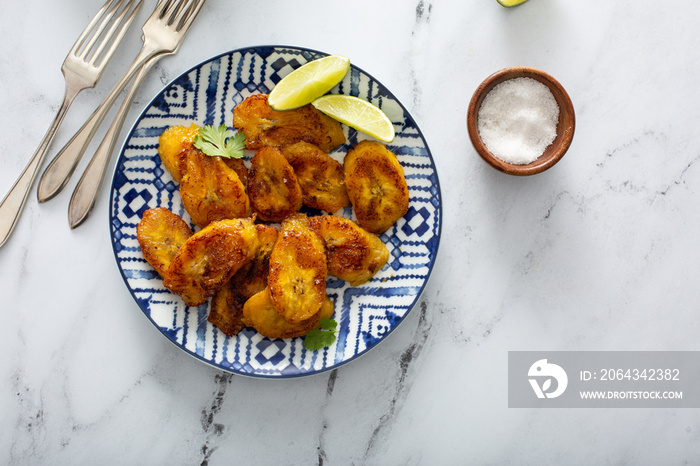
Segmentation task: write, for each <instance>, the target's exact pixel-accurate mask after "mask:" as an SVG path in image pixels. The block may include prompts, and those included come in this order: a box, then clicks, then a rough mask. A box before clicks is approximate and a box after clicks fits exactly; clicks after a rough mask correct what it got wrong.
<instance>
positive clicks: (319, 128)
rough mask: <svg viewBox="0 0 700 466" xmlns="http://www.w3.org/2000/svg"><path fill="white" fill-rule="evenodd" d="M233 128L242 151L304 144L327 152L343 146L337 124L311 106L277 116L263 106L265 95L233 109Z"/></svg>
mask: <svg viewBox="0 0 700 466" xmlns="http://www.w3.org/2000/svg"><path fill="white" fill-rule="evenodd" d="M233 126H234V127H236V128H238V129H239V130H241V131H243V134H244V135H245V148H246V149H250V150H258V149H261V148H263V147H264V146H275V147H281V146H286V145H288V144H294V143H295V142H299V141H306V142H310V143H312V144H316V145H317V146H318V147H320V148H321V149H322V150H324V151H326V152H330V151H332V150H333V149H335V148H336V147H338V146H340V145H342V144H344V143H345V135H344V134H343V128H342V126H341V125H340V123H339V122H337V121H336V120H334V119H332V118H330V117H329V116H327V115H324V114H323V113H321V112H319V111H318V110H316V109H315V108H314V107H312V106H311V105H305V106H304V107H300V108H297V109H295V110H285V111H284V112H277V111H275V110H272V108H270V105H268V103H267V94H254V95H252V96H250V97H248V98H247V99H245V100H244V101H243V102H241V103H240V104H238V105H237V106H236V108H234V109H233Z"/></svg>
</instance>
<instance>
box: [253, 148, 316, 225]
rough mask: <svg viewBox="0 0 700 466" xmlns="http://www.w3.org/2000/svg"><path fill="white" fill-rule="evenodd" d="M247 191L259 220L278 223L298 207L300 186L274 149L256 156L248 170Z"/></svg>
mask: <svg viewBox="0 0 700 466" xmlns="http://www.w3.org/2000/svg"><path fill="white" fill-rule="evenodd" d="M247 192H248V196H249V198H250V204H251V206H252V207H253V210H254V211H255V212H257V214H258V217H259V218H260V219H261V220H264V221H268V222H280V221H282V220H284V218H285V217H287V216H289V215H290V214H292V213H294V212H298V211H299V209H300V208H301V199H302V194H301V187H300V186H299V182H298V181H297V177H296V175H294V169H293V168H292V166H291V165H289V162H287V159H285V158H284V156H283V155H282V152H280V150H279V149H278V148H276V147H269V146H268V147H263V148H262V149H260V150H259V151H257V152H256V153H255V155H254V156H253V159H252V160H251V162H250V170H249V171H248V183H247Z"/></svg>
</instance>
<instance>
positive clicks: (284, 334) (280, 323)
mask: <svg viewBox="0 0 700 466" xmlns="http://www.w3.org/2000/svg"><path fill="white" fill-rule="evenodd" d="M334 311H335V305H334V304H333V301H332V300H331V299H330V298H329V297H327V296H326V297H325V299H324V300H323V304H322V305H321V307H320V308H319V310H318V311H317V312H316V313H315V314H314V315H312V316H311V317H309V318H308V319H306V320H303V321H301V322H299V323H296V324H292V323H290V322H287V321H286V320H284V319H283V318H282V317H281V316H280V315H279V314H278V313H277V311H276V310H275V307H274V305H273V304H272V297H271V296H270V289H269V288H265V289H264V290H262V291H260V292H259V293H257V294H255V295H253V296H251V298H250V299H248V300H247V301H246V303H245V304H244V305H243V322H244V323H245V324H246V325H247V326H249V327H253V328H254V329H255V330H257V331H258V333H260V334H261V335H263V336H265V337H268V338H294V337H302V336H304V335H306V334H307V333H309V330H311V329H314V328H319V322H320V320H321V319H322V318H323V317H327V318H330V317H332V316H333V312H334Z"/></svg>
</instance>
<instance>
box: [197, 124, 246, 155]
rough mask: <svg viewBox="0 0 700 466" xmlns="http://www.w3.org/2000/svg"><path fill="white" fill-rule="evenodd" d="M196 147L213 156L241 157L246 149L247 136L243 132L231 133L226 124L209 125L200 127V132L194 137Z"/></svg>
mask: <svg viewBox="0 0 700 466" xmlns="http://www.w3.org/2000/svg"><path fill="white" fill-rule="evenodd" d="M193 144H194V147H196V148H197V149H199V150H201V151H202V152H204V153H205V154H207V155H210V156H212V157H215V156H219V157H225V158H232V157H233V158H236V159H240V158H241V157H243V149H245V136H244V135H243V133H236V135H235V136H230V135H229V130H228V128H227V127H226V125H223V124H222V125H219V127H218V128H216V127H214V125H207V126H204V127H202V128H200V129H199V134H198V135H196V136H195V137H194V143H193Z"/></svg>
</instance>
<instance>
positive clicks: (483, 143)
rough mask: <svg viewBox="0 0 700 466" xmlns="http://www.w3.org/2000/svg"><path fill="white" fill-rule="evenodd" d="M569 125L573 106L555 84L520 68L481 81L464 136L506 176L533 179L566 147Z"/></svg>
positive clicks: (571, 126)
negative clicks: (527, 176) (467, 131)
mask: <svg viewBox="0 0 700 466" xmlns="http://www.w3.org/2000/svg"><path fill="white" fill-rule="evenodd" d="M492 91H493V92H492ZM484 102H486V103H484ZM574 127H575V115H574V108H573V104H572V103H571V99H570V98H569V95H568V94H567V93H566V91H565V90H564V88H563V87H562V86H561V84H559V82H558V81H556V80H555V79H554V78H553V77H551V76H550V75H549V74H547V73H545V72H543V71H541V70H538V69H536V68H530V67H523V66H516V67H510V68H505V69H503V70H500V71H498V72H496V73H494V74H492V75H491V76H489V77H488V78H486V80H484V82H482V83H481V84H480V85H479V87H478V88H477V89H476V91H475V92H474V95H473V96H472V99H471V102H470V104H469V110H468V112H467V128H468V130H469V137H470V139H471V141H472V144H473V145H474V148H475V149H476V151H477V153H478V154H479V155H480V156H481V158H482V159H484V160H485V161H486V162H487V163H488V164H489V165H491V166H492V167H494V168H496V169H497V170H500V171H502V172H504V173H507V174H510V175H519V176H526V175H534V174H536V173H540V172H542V171H544V170H547V169H548V168H550V167H551V166H553V165H554V164H555V163H557V162H558V161H559V160H560V159H561V158H562V157H563V156H564V154H565V153H566V151H567V150H568V149H569V146H570V145H571V141H572V140H573V135H574Z"/></svg>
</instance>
